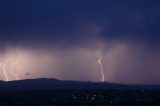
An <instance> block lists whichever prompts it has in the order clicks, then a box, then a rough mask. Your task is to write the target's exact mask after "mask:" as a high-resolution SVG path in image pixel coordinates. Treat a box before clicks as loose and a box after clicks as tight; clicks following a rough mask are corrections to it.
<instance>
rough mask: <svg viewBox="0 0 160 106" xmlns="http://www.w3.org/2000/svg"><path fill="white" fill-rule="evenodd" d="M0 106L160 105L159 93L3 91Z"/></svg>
mask: <svg viewBox="0 0 160 106" xmlns="http://www.w3.org/2000/svg"><path fill="white" fill-rule="evenodd" d="M0 106H160V91H158V90H144V89H139V90H121V89H112V90H109V89H108V90H44V91H15V90H14V91H12V90H8V91H7V90H5V91H1V92H0Z"/></svg>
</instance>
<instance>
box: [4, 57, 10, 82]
mask: <svg viewBox="0 0 160 106" xmlns="http://www.w3.org/2000/svg"><path fill="white" fill-rule="evenodd" d="M9 60H10V58H8V59H7V61H6V62H4V64H3V73H4V76H5V79H6V81H9V77H8V75H7V72H6V65H7V63H8V61H9Z"/></svg>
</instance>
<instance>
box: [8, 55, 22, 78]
mask: <svg viewBox="0 0 160 106" xmlns="http://www.w3.org/2000/svg"><path fill="white" fill-rule="evenodd" d="M20 57H21V52H20V53H19V54H18V56H17V59H16V61H15V62H14V63H13V64H12V65H11V67H10V72H11V74H12V75H13V76H15V78H16V80H19V78H18V75H17V74H16V73H15V72H14V71H12V70H13V68H14V66H16V65H17V64H18V62H19V60H20Z"/></svg>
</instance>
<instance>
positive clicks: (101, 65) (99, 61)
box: [98, 56, 104, 82]
mask: <svg viewBox="0 0 160 106" xmlns="http://www.w3.org/2000/svg"><path fill="white" fill-rule="evenodd" d="M102 58H103V56H100V58H99V59H98V63H99V64H100V70H101V76H102V78H101V81H103V82H104V70H103V64H102V62H101V60H102Z"/></svg>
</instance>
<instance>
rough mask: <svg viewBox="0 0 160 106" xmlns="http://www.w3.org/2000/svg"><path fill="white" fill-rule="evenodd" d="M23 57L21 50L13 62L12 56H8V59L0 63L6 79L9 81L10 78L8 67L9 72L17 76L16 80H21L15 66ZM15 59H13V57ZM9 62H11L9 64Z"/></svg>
mask: <svg viewBox="0 0 160 106" xmlns="http://www.w3.org/2000/svg"><path fill="white" fill-rule="evenodd" d="M20 57H21V52H20V53H19V54H18V56H17V58H16V60H15V61H14V62H13V63H12V61H11V58H10V57H9V58H7V60H6V61H5V62H4V63H3V64H2V63H0V67H2V71H3V74H4V77H5V79H6V81H9V80H10V78H9V76H8V74H7V72H8V71H7V69H9V72H10V73H11V74H12V75H13V76H14V77H15V79H16V80H19V78H18V75H17V74H16V73H15V72H14V71H13V69H14V67H15V66H16V65H17V64H18V62H19V60H20ZM12 60H13V59H12ZM8 63H9V64H8Z"/></svg>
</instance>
